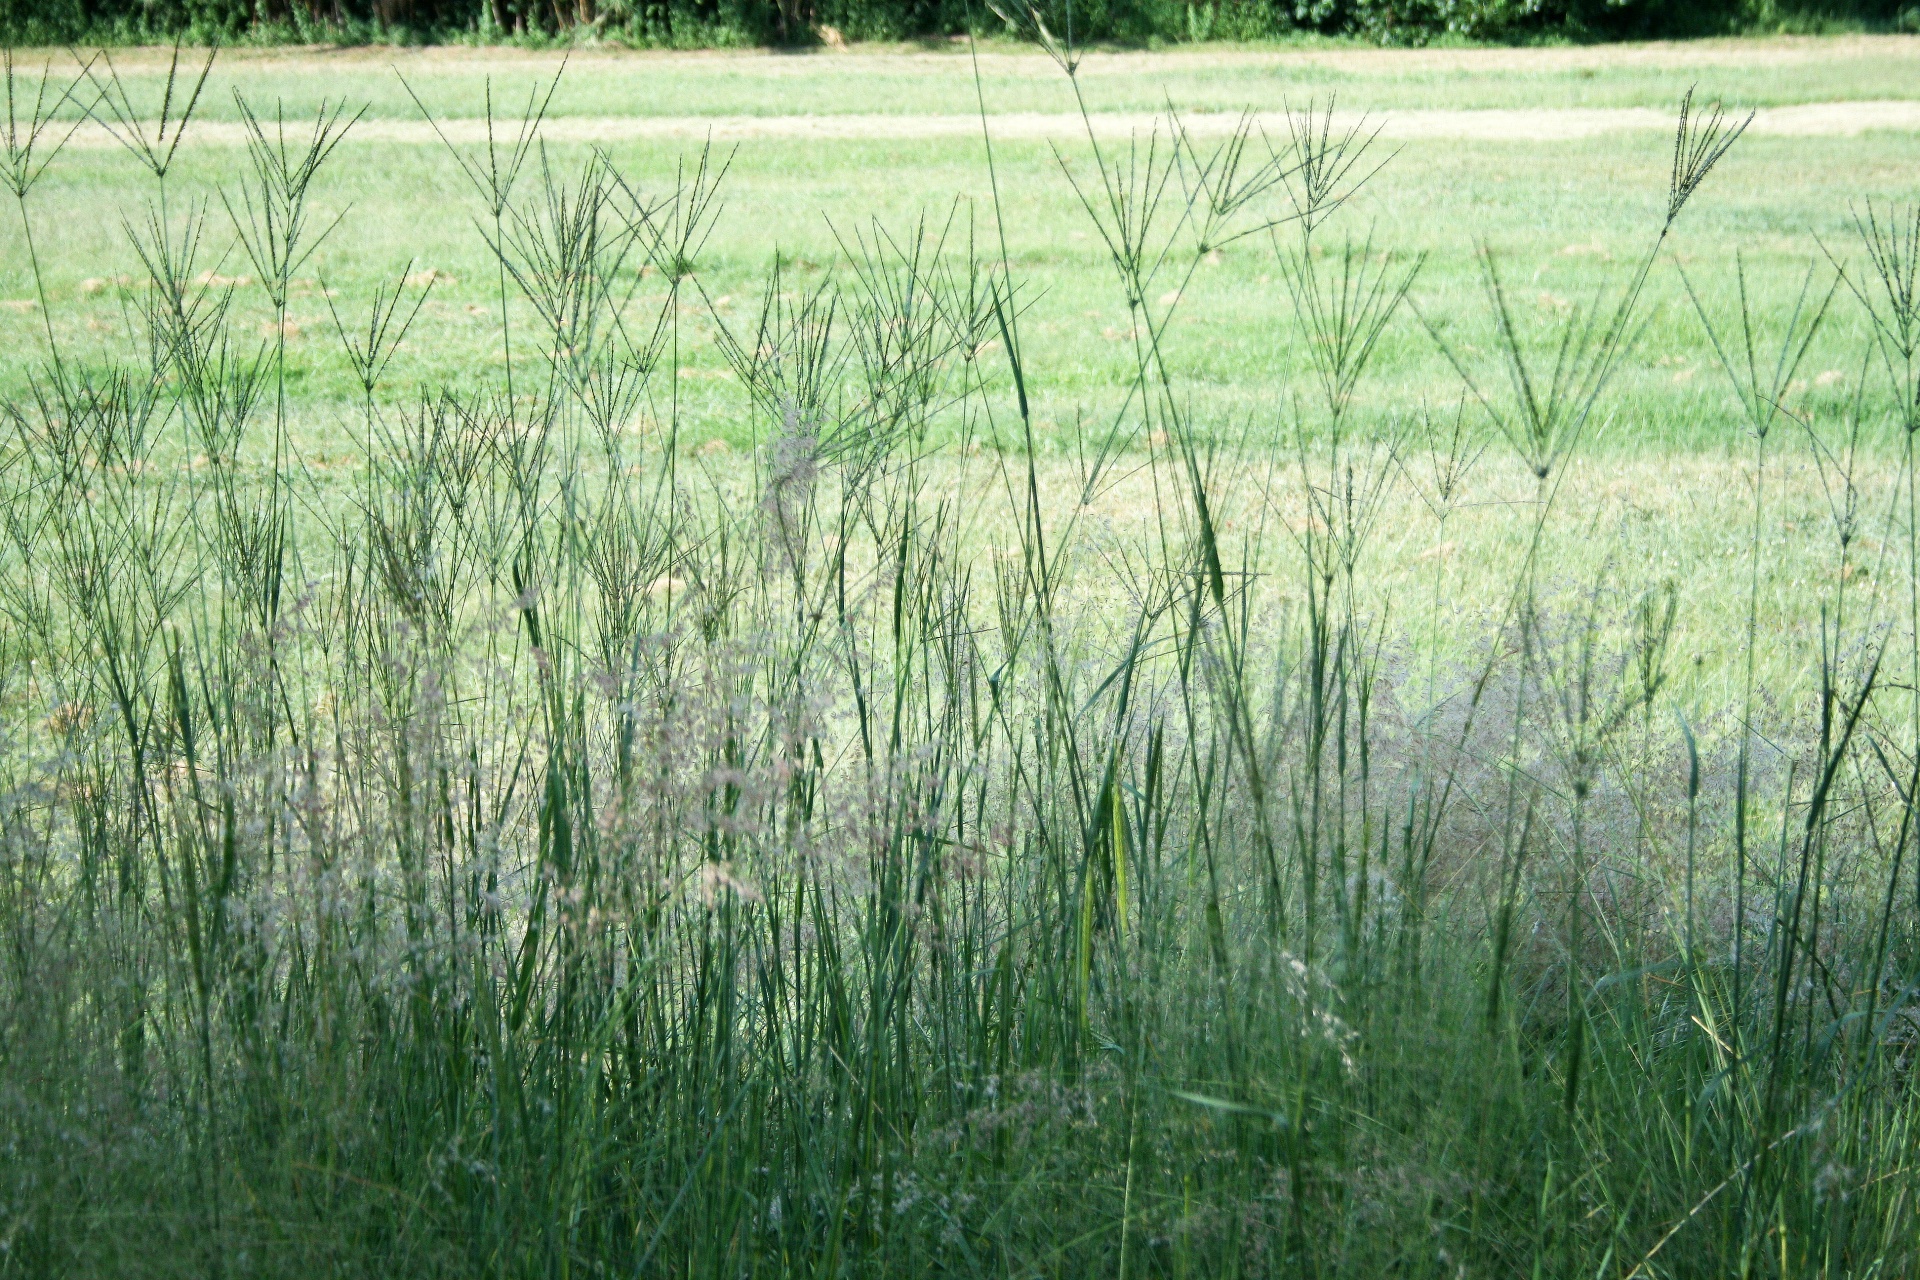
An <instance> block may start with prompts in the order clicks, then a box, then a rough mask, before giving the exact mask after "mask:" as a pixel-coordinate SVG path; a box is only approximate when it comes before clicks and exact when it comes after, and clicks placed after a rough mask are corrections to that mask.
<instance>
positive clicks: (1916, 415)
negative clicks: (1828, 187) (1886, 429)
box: [1828, 200, 1920, 433]
mask: <svg viewBox="0 0 1920 1280" xmlns="http://www.w3.org/2000/svg"><path fill="white" fill-rule="evenodd" d="M1853 226H1854V232H1855V234H1856V235H1857V236H1859V238H1860V245H1861V248H1862V249H1863V250H1864V251H1865V253H1866V255H1867V267H1868V271H1869V272H1871V276H1872V278H1871V279H1868V278H1867V277H1866V274H1865V273H1861V275H1860V277H1859V278H1858V279H1856V278H1855V275H1854V274H1853V273H1849V272H1848V271H1846V270H1845V269H1844V268H1840V269H1839V270H1840V278H1841V279H1843V280H1845V281H1846V282H1847V287H1848V289H1849V290H1851V291H1852V293H1853V296H1854V297H1855V298H1856V299H1858V300H1859V303H1860V306H1861V309H1862V310H1864V311H1865V312H1866V313H1867V318H1868V320H1869V321H1870V322H1871V323H1872V325H1873V329H1874V334H1875V337H1876V338H1877V339H1878V346H1879V350H1880V359H1881V367H1882V368H1883V369H1884V370H1885V371H1886V374H1887V380H1888V382H1889V383H1890V384H1891V389H1892V392H1893V397H1894V403H1895V405H1896V406H1897V409H1896V411H1897V412H1898V414H1899V415H1900V424H1901V425H1902V426H1903V427H1905V428H1906V430H1907V431H1908V432H1909V433H1912V432H1914V431H1920V204H1913V205H1908V206H1906V207H1904V208H1902V207H1898V206H1896V207H1894V208H1892V209H1889V210H1886V211H1884V212H1882V211H1880V210H1876V209H1875V208H1874V206H1873V202H1872V201H1870V200H1869V201H1868V202H1867V205H1866V213H1865V215H1864V216H1863V215H1862V214H1861V213H1860V212H1859V211H1858V210H1855V211H1854V214H1853ZM1828 257H1829V258H1831V257H1832V254H1831V253H1830V252H1829V254H1828Z"/></svg>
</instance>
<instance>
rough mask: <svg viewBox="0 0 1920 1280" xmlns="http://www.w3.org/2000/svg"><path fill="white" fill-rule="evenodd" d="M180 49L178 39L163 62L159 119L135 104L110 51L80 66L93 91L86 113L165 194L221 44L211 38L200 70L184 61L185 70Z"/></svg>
mask: <svg viewBox="0 0 1920 1280" xmlns="http://www.w3.org/2000/svg"><path fill="white" fill-rule="evenodd" d="M180 51H181V43H180V41H178V40H176V41H174V45H173V56H172V58H171V59H170V60H169V61H168V63H167V78H166V82H165V84H164V85H163V86H162V87H161V90H160V115H159V118H158V119H157V120H156V119H153V118H152V117H151V116H150V115H149V113H148V112H146V111H143V110H142V109H140V108H139V107H137V106H135V105H134V102H133V96H132V95H131V94H130V93H129V92H128V91H127V82H126V81H125V79H123V78H122V77H121V75H120V70H119V68H117V67H115V66H114V65H113V56H112V55H111V54H109V53H107V52H106V51H105V50H101V51H100V53H99V54H98V56H97V57H96V58H94V59H90V60H89V61H88V62H87V63H86V65H85V67H84V69H83V72H82V74H84V75H85V76H86V78H87V82H88V83H89V84H91V85H92V86H93V88H94V91H95V96H94V100H93V103H92V105H91V106H90V107H89V109H88V114H90V115H91V116H92V117H93V119H94V121H95V122H96V123H98V124H99V125H100V127H101V128H103V129H105V130H106V131H107V132H108V133H109V134H110V135H112V137H113V139H114V141H116V142H118V143H119V144H120V145H121V146H123V147H125V148H126V149H127V152H128V154H129V155H131V156H133V158H134V159H136V160H138V161H139V162H140V163H141V164H142V165H143V166H145V167H146V169H147V170H148V171H149V172H150V173H152V174H153V176H154V178H155V179H156V180H157V181H158V182H159V183H160V186H161V191H162V193H163V194H162V199H163V200H164V198H165V196H164V193H165V190H166V181H167V174H168V173H169V172H170V171H171V170H172V168H173V162H174V158H175V157H176V156H177V155H178V154H179V151H180V141H181V139H183V138H185V137H186V134H187V125H188V124H189V123H190V122H191V121H192V120H193V113H194V111H195V109H196V108H198V107H199V105H200V94H201V92H202V91H203V90H204V89H205V88H206V87H207V77H208V76H209V75H211V74H212V73H213V60H214V58H215V57H216V56H217V55H218V53H219V46H218V45H213V44H209V45H208V46H207V57H206V61H204V62H203V63H201V64H200V70H199V71H198V72H195V71H193V69H192V68H191V67H188V68H186V69H185V72H184V74H183V71H182V68H181V65H180ZM96 63H98V64H99V65H100V66H104V67H105V68H106V73H105V78H104V79H103V78H102V76H101V73H100V72H98V71H95V70H94V66H95V64H96ZM188 76H191V77H192V81H191V83H189V82H188V78H187V77H188Z"/></svg>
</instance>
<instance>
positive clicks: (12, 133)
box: [0, 48, 93, 201]
mask: <svg viewBox="0 0 1920 1280" xmlns="http://www.w3.org/2000/svg"><path fill="white" fill-rule="evenodd" d="M92 65H93V64H92V62H91V61H87V62H83V63H81V64H80V70H79V71H78V72H77V73H75V75H74V77H73V78H72V79H71V80H69V81H67V83H66V85H65V86H64V87H62V88H59V89H58V90H57V92H56V87H55V84H54V77H53V63H52V61H51V60H49V61H48V62H47V63H46V64H45V65H43V66H42V67H41V69H40V78H39V82H38V83H37V84H35V85H33V86H32V92H33V97H32V101H31V102H29V101H28V98H27V89H28V86H27V85H26V83H25V80H26V77H25V76H24V75H22V74H20V73H19V71H18V70H17V68H16V66H15V62H14V51H13V50H12V49H11V48H8V49H4V50H0V75H4V77H5V79H6V94H7V119H6V125H5V132H4V133H0V182H5V183H6V186H7V190H9V191H11V192H13V198H14V199H15V200H21V201H24V200H25V199H26V198H27V195H28V193H30V192H31V191H32V190H33V188H34V186H35V185H36V184H37V183H38V182H39V181H40V178H41V176H42V175H44V174H45V173H46V171H47V166H48V165H50V164H52V163H53V162H54V159H55V157H57V156H58V155H59V154H60V152H61V150H62V149H63V148H64V147H65V146H66V145H67V143H68V141H70V140H71V139H72V137H73V133H74V130H76V129H78V128H79V127H80V125H81V124H82V123H84V121H85V120H86V117H87V114H88V107H86V106H80V104H79V100H78V99H77V98H76V97H75V95H76V94H77V93H78V92H79V90H80V86H81V85H82V84H83V83H85V82H86V81H87V73H88V71H89V70H90V69H91V68H92ZM70 103H71V104H74V105H75V106H79V112H78V114H77V116H76V118H74V119H73V120H72V121H71V122H67V123H66V125H65V128H64V129H62V127H61V125H62V123H63V122H62V118H61V112H62V111H64V110H65V109H66V107H67V106H68V104H70ZM55 134H58V135H59V136H58V137H54V136H53V135H55Z"/></svg>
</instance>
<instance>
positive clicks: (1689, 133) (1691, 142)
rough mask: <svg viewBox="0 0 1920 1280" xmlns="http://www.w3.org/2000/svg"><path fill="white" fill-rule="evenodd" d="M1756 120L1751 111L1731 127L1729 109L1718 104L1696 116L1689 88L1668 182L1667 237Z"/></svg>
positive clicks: (1683, 100)
mask: <svg viewBox="0 0 1920 1280" xmlns="http://www.w3.org/2000/svg"><path fill="white" fill-rule="evenodd" d="M1753 116H1754V113H1753V112H1751V111H1749V112H1748V113H1747V117H1746V119H1744V120H1741V121H1740V122H1739V123H1737V124H1735V123H1731V122H1729V120H1728V117H1727V114H1726V110H1725V108H1724V107H1722V106H1721V104H1720V103H1718V102H1715V103H1714V104H1713V105H1712V106H1710V107H1709V108H1708V109H1707V113H1706V115H1705V116H1704V117H1702V116H1700V115H1696V114H1695V113H1694V110H1693V90H1692V89H1691V88H1689V89H1688V90H1687V91H1686V93H1684V94H1683V95H1681V98H1680V120H1679V123H1678V124H1677V125H1676V126H1675V127H1674V134H1673V173H1672V175H1671V177H1670V178H1669V179H1668V181H1667V221H1666V224H1665V227H1664V228H1663V229H1662V233H1663V234H1664V232H1665V230H1666V229H1668V228H1671V227H1672V226H1673V224H1674V222H1675V221H1676V220H1677V219H1678V218H1679V217H1680V210H1682V209H1683V208H1685V207H1686V204H1687V201H1688V200H1690V199H1692V198H1693V193H1694V192H1696V191H1698V190H1699V189H1700V184H1701V183H1703V182H1705V181H1706V180H1707V175H1708V174H1709V173H1711V172H1713V166H1715V165H1716V164H1719V163H1720V160H1721V158H1722V157H1724V156H1725V155H1726V154H1727V152H1728V151H1729V150H1731V149H1732V148H1733V144H1734V143H1736V142H1738V141H1739V140H1740V135H1741V134H1743V133H1745V132H1746V131H1747V126H1748V125H1750V124H1752V123H1753Z"/></svg>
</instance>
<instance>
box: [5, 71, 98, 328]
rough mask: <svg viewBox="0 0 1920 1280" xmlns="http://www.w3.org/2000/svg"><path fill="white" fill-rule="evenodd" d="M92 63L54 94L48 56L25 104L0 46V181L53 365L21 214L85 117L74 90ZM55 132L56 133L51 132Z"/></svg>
mask: <svg viewBox="0 0 1920 1280" xmlns="http://www.w3.org/2000/svg"><path fill="white" fill-rule="evenodd" d="M92 65H93V64H92V62H91V61H88V62H83V63H82V64H81V66H80V71H79V72H78V73H77V74H76V75H75V76H74V77H73V78H72V79H71V80H69V81H67V83H66V85H65V87H63V88H61V89H59V90H58V92H57V93H56V92H55V89H54V83H53V63H52V61H51V60H49V61H48V62H47V63H45V64H44V65H43V66H42V67H41V70H40V79H39V83H38V84H36V85H34V86H33V99H32V102H31V103H29V102H28V101H27V96H26V90H27V86H26V84H25V83H24V81H25V77H24V76H21V75H18V74H17V73H16V71H15V67H14V54H13V50H12V49H11V48H7V49H4V50H0V74H4V76H5V79H6V95H7V118H6V124H5V128H4V132H0V182H4V183H5V184H6V187H7V190H9V191H11V192H12V193H13V200H14V204H15V205H16V206H17V207H18V208H19V210H20V233H21V236H22V237H23V238H24V239H25V240H26V242H27V263H28V265H29V266H30V267H31V268H32V270H33V289H34V297H35V298H36V299H37V300H38V301H39V304H40V317H41V320H42V322H43V323H44V325H45V326H46V332H47V354H48V357H49V358H50V359H51V360H52V361H53V362H54V364H55V365H56V366H58V365H59V363H60V347H59V344H58V342H57V341H55V339H54V336H53V311H52V308H50V307H49V306H48V305H47V285H46V279H45V277H44V276H43V275H42V274H41V271H40V251H39V249H38V248H37V247H36V246H35V244H34V240H33V219H32V218H30V217H29V216H28V215H27V196H28V195H29V194H31V193H32V191H33V188H34V187H35V186H36V185H38V184H39V181H40V179H41V178H42V177H43V176H45V174H46V172H47V167H48V166H49V165H51V164H52V163H53V161H54V158H55V157H56V156H58V155H59V154H60V152H61V150H62V149H63V148H64V147H65V146H66V145H67V142H68V141H69V140H70V139H71V138H72V137H73V133H74V130H76V129H78V128H79V127H80V125H81V124H82V123H84V122H85V120H86V118H87V114H88V112H89V111H90V109H91V104H87V105H84V106H83V105H81V104H80V103H79V102H78V99H77V98H76V96H75V95H76V94H77V93H78V92H79V89H80V86H81V85H82V84H83V83H85V82H86V79H87V75H88V72H89V71H90V70H91V68H92ZM70 103H71V104H73V105H75V106H77V107H79V111H78V113H77V117H76V118H75V119H74V120H73V121H72V122H71V123H69V124H67V125H66V127H65V129H64V131H62V129H61V112H62V111H63V110H65V108H66V107H67V106H68V104H70ZM56 133H57V134H58V135H59V136H58V137H54V136H53V135H54V134H56Z"/></svg>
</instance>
